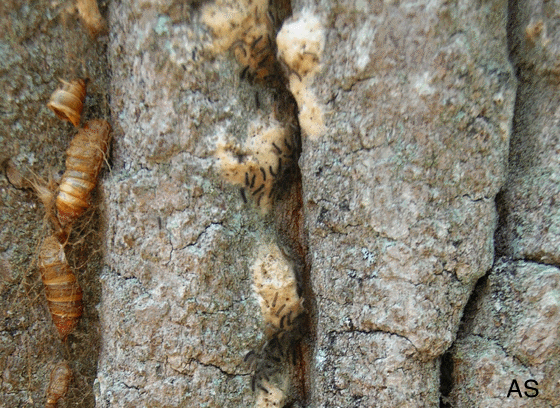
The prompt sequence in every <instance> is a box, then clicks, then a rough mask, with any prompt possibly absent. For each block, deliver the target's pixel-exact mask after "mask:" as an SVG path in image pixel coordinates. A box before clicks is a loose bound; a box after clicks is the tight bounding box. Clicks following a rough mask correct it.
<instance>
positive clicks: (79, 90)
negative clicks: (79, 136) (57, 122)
mask: <svg viewBox="0 0 560 408" xmlns="http://www.w3.org/2000/svg"><path fill="white" fill-rule="evenodd" d="M61 82H62V87H61V88H59V89H57V90H56V91H54V92H53V94H52V95H51V99H50V100H49V103H47V107H48V108H49V109H50V110H52V111H53V112H54V113H55V114H56V116H58V117H59V118H60V119H62V120H67V121H69V122H70V123H72V124H73V125H74V126H76V127H78V126H79V125H80V117H81V115H82V109H83V107H84V99H85V98H86V82H85V81H84V80H83V79H80V78H78V79H74V80H72V81H70V82H66V81H63V80H61Z"/></svg>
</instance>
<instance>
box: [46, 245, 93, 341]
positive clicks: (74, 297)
mask: <svg viewBox="0 0 560 408" xmlns="http://www.w3.org/2000/svg"><path fill="white" fill-rule="evenodd" d="M39 268H40V270H41V278H42V280H43V285H44V286H45V295H46V298H47V304H48V307H49V311H50V312H51V316H52V320H53V323H54V325H55V326H56V328H57V330H58V334H59V335H60V337H61V338H62V339H63V340H65V339H66V337H67V336H68V335H69V334H70V333H71V332H72V330H74V328H75V327H76V325H77V324H78V321H79V319H80V316H81V315H82V310H83V305H82V289H81V288H80V285H79V284H78V282H77V280H76V275H75V274H74V272H73V271H72V269H71V268H70V266H69V265H68V262H67V261H66V255H65V253H64V246H63V245H62V244H61V243H60V242H58V240H57V238H56V237H55V236H54V235H53V236H50V237H48V238H46V239H45V240H44V241H43V244H42V245H41V249H40V251H39Z"/></svg>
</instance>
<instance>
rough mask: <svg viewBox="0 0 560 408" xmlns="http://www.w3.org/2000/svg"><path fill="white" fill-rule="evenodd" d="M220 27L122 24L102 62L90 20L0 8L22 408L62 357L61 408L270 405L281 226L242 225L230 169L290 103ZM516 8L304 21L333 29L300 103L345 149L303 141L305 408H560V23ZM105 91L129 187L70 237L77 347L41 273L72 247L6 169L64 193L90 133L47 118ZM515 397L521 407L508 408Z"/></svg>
mask: <svg viewBox="0 0 560 408" xmlns="http://www.w3.org/2000/svg"><path fill="white" fill-rule="evenodd" d="M211 3H212V1H210V2H206V3H203V2H199V1H187V2H183V1H175V0H164V1H149V0H143V1H140V0H138V1H124V0H123V1H116V0H111V1H101V2H100V9H101V11H102V14H103V15H104V17H106V20H107V28H108V33H107V35H101V36H100V37H98V38H97V39H92V38H91V37H90V36H89V34H88V31H87V30H86V29H84V27H83V25H82V23H81V21H80V20H78V18H77V13H76V11H75V9H74V8H73V3H70V2H63V1H61V2H47V1H39V0H38V1H28V2H24V3H23V4H22V3H21V2H15V1H14V2H4V3H3V4H2V5H1V6H0V10H1V11H2V15H1V17H2V18H1V19H0V25H1V27H0V31H1V32H2V33H4V34H3V35H2V37H1V41H0V55H1V56H2V58H0V72H1V74H2V75H1V77H0V78H1V79H0V81H1V82H2V89H3V92H2V93H1V95H0V109H1V112H0V113H1V115H0V120H1V121H2V125H3V126H2V127H1V129H0V140H1V142H2V146H5V148H4V150H3V152H2V153H0V154H1V156H0V159H1V161H2V163H3V166H4V167H3V168H4V172H3V173H2V175H1V176H0V193H1V196H0V200H1V203H2V208H1V211H0V212H1V214H0V217H1V218H0V219H1V221H0V222H1V223H2V229H1V231H0V273H1V276H0V279H1V280H0V295H1V296H0V310H1V312H0V394H2V395H3V402H4V401H6V402H5V403H6V404H7V406H22V407H27V406H29V407H31V406H33V407H41V406H43V405H44V403H45V400H46V389H47V385H48V381H49V375H50V369H51V368H52V367H54V365H55V364H56V363H57V362H58V361H60V360H61V359H62V358H66V359H68V361H69V362H70V365H71V367H72V369H73V371H74V380H73V382H72V383H71V384H70V389H69V394H68V396H67V397H66V398H65V399H63V400H61V402H60V403H59V406H60V407H67V406H79V407H88V406H89V407H92V406H97V407H137V406H153V407H177V406H187V405H192V406H205V407H223V406H227V407H246V406H252V405H253V404H254V403H253V401H254V399H255V397H254V396H253V394H252V392H251V389H250V382H251V380H250V372H249V371H250V370H249V367H248V366H247V364H246V363H244V362H243V357H244V355H245V354H246V353H247V352H248V351H249V350H251V349H254V348H258V347H259V346H260V345H261V344H262V342H263V333H264V327H263V321H262V317H261V316H260V307H259V304H258V302H257V300H256V298H255V296H254V294H253V293H252V289H251V284H252V273H251V265H253V263H254V262H255V258H256V257H257V253H258V248H259V246H260V245H261V244H263V243H264V244H267V243H269V242H271V241H274V240H276V239H278V234H279V232H278V230H279V229H282V228H283V226H282V225H278V221H276V224H275V222H274V220H273V218H274V217H271V216H270V215H268V216H266V215H263V213H262V212H261V211H259V209H257V208H256V206H255V205H253V204H252V203H251V202H249V204H244V203H243V200H242V199H241V196H240V194H239V191H238V188H236V187H235V186H232V185H230V184H228V183H227V182H226V181H225V180H224V179H223V178H222V177H221V175H220V171H219V169H218V167H217V166H216V159H215V157H214V153H215V150H216V146H217V143H218V141H221V140H223V139H224V138H229V139H230V140H236V141H237V142H238V143H239V144H240V145H242V144H243V141H244V139H245V138H246V137H247V129H248V126H249V125H250V124H251V123H256V122H257V121H259V120H261V119H262V118H264V117H266V116H267V115H268V114H269V113H270V112H271V111H273V110H274V109H275V106H276V105H275V100H274V92H273V91H272V90H271V89H268V88H266V87H263V86H255V85H251V84H249V83H248V82H247V81H245V80H241V79H240V77H239V74H240V72H241V69H242V67H240V66H239V65H238V64H237V63H236V61H235V59H234V58H233V55H232V53H231V52H229V51H228V52H224V53H219V54H216V53H215V51H216V48H215V47H214V46H213V37H212V33H211V31H210V30H209V28H208V27H206V26H205V25H204V24H203V23H202V14H203V12H204V7H205V6H207V5H208V4H211ZM232 3H237V2H232ZM510 3H512V5H508V2H506V1H503V0H493V1H490V2H482V3H481V2H468V1H457V2H453V3H449V2H445V1H435V2H429V3H428V2H424V3H422V2H420V3H417V2H416V3H407V2H385V3H383V2H374V1H369V2H368V1H356V2H350V1H334V0H333V1H326V0H325V1H294V2H292V5H291V7H292V9H293V17H292V18H291V20H290V21H293V22H300V23H302V25H303V24H304V23H305V22H306V19H308V18H309V17H310V16H314V17H316V18H317V19H318V21H319V22H320V25H321V26H322V30H324V40H325V44H324V47H325V48H324V51H323V53H322V55H321V58H320V64H321V69H320V71H319V72H318V73H317V74H316V75H315V77H314V78H313V79H309V81H307V79H306V80H305V81H302V80H301V78H300V82H301V83H302V84H304V85H305V86H304V87H303V88H299V92H301V94H300V95H299V96H300V97H301V95H303V94H305V98H307V99H305V98H303V97H301V98H300V97H298V96H296V99H297V100H298V102H299V103H300V111H301V112H303V111H304V108H308V106H307V105H305V102H306V101H307V102H309V101H310V100H313V101H314V103H315V105H314V106H315V108H316V111H313V112H315V113H317V112H318V113H320V114H322V120H323V125H324V126H323V127H321V126H317V127H316V128H314V131H313V132H312V133H313V134H312V135H311V136H312V137H311V136H310V137H308V135H307V134H306V132H308V133H311V130H310V129H311V128H310V127H305V126H304V129H303V130H304V134H303V152H302V156H301V159H300V167H301V174H302V186H303V187H302V188H303V205H304V213H305V227H306V239H307V241H308V244H309V254H308V260H307V262H308V267H309V271H308V273H306V274H305V276H304V282H303V285H304V288H303V289H304V290H303V291H304V294H305V296H306V299H305V303H304V306H305V307H306V309H307V310H308V312H309V314H310V318H309V321H308V322H307V323H308V324H309V327H308V328H307V330H308V335H307V337H306V338H305V339H304V342H303V347H302V348H301V349H300V350H299V352H298V353H299V354H298V358H299V359H300V360H301V361H300V362H299V363H298V364H299V368H300V369H301V370H303V374H302V375H303V376H304V377H306V378H305V380H304V381H303V382H302V384H304V391H303V392H302V391H301V389H300V390H299V391H298V392H299V394H298V395H297V399H298V401H297V402H296V403H295V405H294V406H300V407H304V406H305V407H371V406H379V407H405V406H426V407H437V406H447V407H465V406H480V407H485V406H497V405H499V406H525V404H531V406H533V405H534V406H538V407H552V406H558V405H560V393H559V391H558V390H559V385H560V384H559V383H558V381H559V379H560V372H559V368H558V367H560V361H558V360H559V357H558V356H559V355H560V338H559V334H558V327H559V323H560V321H559V320H560V272H559V270H558V266H559V265H560V262H559V260H560V254H559V249H558V248H559V245H558V244H559V243H560V242H559V241H560V238H559V237H560V229H559V228H560V227H559V224H558V223H559V218H558V212H559V211H560V208H559V206H560V204H559V203H560V197H558V195H559V194H560V193H559V192H560V187H559V186H560V181H559V180H560V179H559V177H558V165H559V164H560V163H559V162H560V159H559V157H560V150H559V148H560V142H559V140H560V131H559V129H560V110H559V108H558V106H559V97H558V85H559V84H560V65H559V61H560V58H559V57H560V31H558V28H559V27H560V20H559V16H558V10H560V4H559V3H558V1H557V0H553V1H548V2H540V1H537V0H535V1H519V2H510ZM513 3H516V4H513ZM279 4H280V6H279V7H280V8H282V10H284V11H285V10H287V9H288V7H287V6H286V4H287V2H285V1H284V2H279ZM280 14H281V13H280ZM541 23H542V24H541ZM84 71H85V72H86V73H87V74H88V75H89V76H90V77H91V78H92V79H93V81H92V82H91V84H90V85H89V87H88V97H87V99H86V103H85V107H84V115H85V118H86V119H90V118H95V117H104V118H107V119H108V120H110V122H111V125H112V127H113V133H112V138H113V140H112V147H111V148H112V152H111V155H110V157H109V162H110V165H111V169H110V171H108V170H105V171H104V172H103V173H102V176H101V178H102V180H101V183H100V186H99V187H98V189H97V192H96V194H95V195H94V202H95V203H96V205H94V206H93V208H92V209H91V210H90V212H89V213H88V214H86V216H85V218H84V221H83V223H82V225H81V226H80V227H79V228H76V229H75V231H74V233H73V235H72V236H71V239H70V246H69V249H68V252H69V259H70V262H71V265H72V266H73V267H75V268H76V269H77V270H78V272H77V275H78V279H79V281H80V284H81V285H82V287H83V288H84V307H85V309H84V313H85V314H84V316H83V317H82V321H81V322H80V324H79V325H78V327H77V329H76V331H75V333H74V334H71V335H70V336H69V339H68V341H67V343H65V344H62V343H60V341H59V340H58V338H57V336H56V332H55V329H54V328H53V326H52V322H51V318H50V316H49V314H48V310H47V308H46V301H45V300H44V294H43V289H42V285H41V282H40V276H39V273H38V271H37V269H36V267H35V259H36V248H37V247H38V244H39V242H40V240H41V239H42V237H44V236H45V235H46V234H48V231H49V228H50V227H49V226H48V223H47V222H46V221H44V209H43V207H42V204H41V203H40V201H39V199H38V198H37V197H36V195H35V194H34V193H33V192H32V190H31V189H29V188H26V186H27V184H26V183H25V182H22V183H21V185H18V182H17V180H16V178H14V176H13V175H12V176H10V175H11V173H10V170H9V168H11V167H10V166H13V167H15V168H17V169H18V170H19V171H20V172H21V174H23V176H24V177H27V178H31V177H32V173H36V174H37V175H38V176H40V177H42V178H44V179H48V178H52V177H55V176H56V174H57V173H58V172H59V171H61V170H63V169H64V151H65V149H66V148H67V145H68V142H69V140H70V138H71V136H73V135H74V133H75V131H74V130H73V129H72V126H71V125H70V124H67V123H62V122H60V121H59V120H58V119H57V118H55V117H54V115H53V114H52V113H51V112H50V111H48V109H47V108H46V102H47V100H48V98H49V96H50V93H51V92H52V91H53V90H54V89H55V88H56V86H57V81H58V78H64V79H67V78H68V77H73V76H80V75H81V74H83V72H84ZM294 75H295V74H293V73H292V77H293V76H294ZM292 79H293V80H294V81H295V78H292ZM292 84H293V83H292ZM292 89H295V88H292ZM306 112H307V111H306ZM306 114H307V113H306ZM300 119H301V118H300ZM312 119H317V118H316V117H314V118H312ZM310 121H311V122H313V121H312V120H311V119H310V117H309V116H307V117H306V122H302V125H303V123H306V124H309V123H310ZM317 123H318V122H317ZM317 129H319V131H318V130H317ZM7 159H10V160H11V161H10V162H7V161H6V160H7ZM9 177H10V178H9ZM279 227H280V228H279ZM284 235H285V236H286V234H284ZM285 236H284V239H285ZM300 243H301V242H300ZM285 244H286V245H288V246H289V245H290V243H285ZM294 245H295V244H294ZM102 253H103V255H102ZM477 282H478V284H477ZM513 379H517V381H518V382H519V386H520V391H521V394H522V397H519V395H518V394H517V393H515V394H514V395H511V396H510V397H509V398H508V397H507V393H508V390H509V389H510V386H511V382H512V380H513ZM529 379H533V380H535V381H537V382H538V386H537V388H538V390H539V394H538V396H537V397H535V398H528V397H527V396H526V394H524V393H525V392H528V393H529V394H531V390H529V389H526V388H525V387H524V383H525V381H527V380H529ZM533 384H534V383H533Z"/></svg>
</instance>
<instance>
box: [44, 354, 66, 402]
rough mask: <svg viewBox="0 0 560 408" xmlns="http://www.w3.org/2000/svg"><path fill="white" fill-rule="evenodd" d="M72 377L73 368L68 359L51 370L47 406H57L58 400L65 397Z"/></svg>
mask: <svg viewBox="0 0 560 408" xmlns="http://www.w3.org/2000/svg"><path fill="white" fill-rule="evenodd" d="M71 379H72V370H71V369H70V366H69V365H68V363H67V362H66V361H61V362H60V363H58V364H57V365H56V366H54V368H53V370H52V371H51V379H50V381H49V387H48V388H47V403H46V404H45V408H56V407H57V406H58V400H59V399H61V398H64V396H65V395H66V393H67V392H68V385H69V384H70V380H71Z"/></svg>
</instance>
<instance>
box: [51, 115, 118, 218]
mask: <svg viewBox="0 0 560 408" xmlns="http://www.w3.org/2000/svg"><path fill="white" fill-rule="evenodd" d="M110 131H111V126H110V125H109V123H108V122H107V121H105V120H102V119H95V120H90V121H89V122H87V123H86V124H85V125H84V127H83V128H82V129H80V130H79V131H78V134H77V135H76V136H75V137H74V139H72V141H71V142H70V147H69V148H68V150H66V154H67V157H66V171H65V172H64V175H63V176H62V181H61V183H60V187H59V192H58V195H57V197H56V209H57V212H58V219H59V220H60V223H61V224H62V225H63V226H64V225H68V224H70V223H72V222H73V221H74V220H75V219H76V218H78V217H79V216H80V215H81V214H82V213H83V212H84V211H85V210H86V209H87V208H88V207H89V206H90V197H89V196H90V193H91V191H92V190H93V188H94V187H95V184H96V183H97V176H98V175H99V171H100V170H101V167H102V166H103V161H104V159H105V153H106V152H107V147H108V145H109V132H110Z"/></svg>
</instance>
